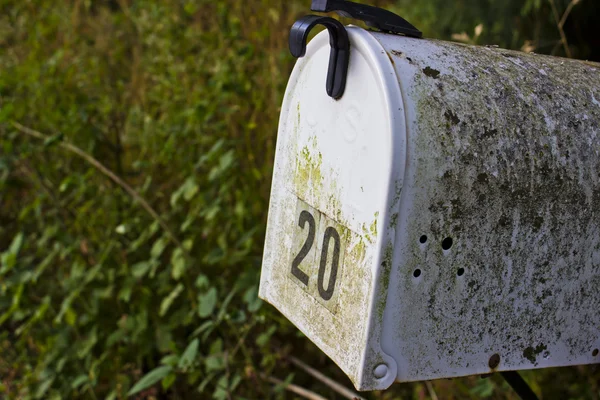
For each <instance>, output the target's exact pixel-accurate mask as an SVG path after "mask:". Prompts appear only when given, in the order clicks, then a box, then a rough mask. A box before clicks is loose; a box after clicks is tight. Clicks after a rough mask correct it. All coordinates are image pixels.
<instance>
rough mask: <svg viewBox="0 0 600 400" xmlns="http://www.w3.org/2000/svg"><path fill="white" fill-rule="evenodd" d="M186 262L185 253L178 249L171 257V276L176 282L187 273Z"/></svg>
mask: <svg viewBox="0 0 600 400" xmlns="http://www.w3.org/2000/svg"><path fill="white" fill-rule="evenodd" d="M185 267H186V262H185V256H184V254H183V251H182V250H181V249H180V248H177V249H175V250H174V251H173V254H172V255H171V276H172V277H173V279H175V280H179V278H181V276H182V275H183V273H184V272H185Z"/></svg>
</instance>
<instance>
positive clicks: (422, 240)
mask: <svg viewBox="0 0 600 400" xmlns="http://www.w3.org/2000/svg"><path fill="white" fill-rule="evenodd" d="M419 242H421V244H425V243H427V235H423V236H421V238H420V239H419Z"/></svg>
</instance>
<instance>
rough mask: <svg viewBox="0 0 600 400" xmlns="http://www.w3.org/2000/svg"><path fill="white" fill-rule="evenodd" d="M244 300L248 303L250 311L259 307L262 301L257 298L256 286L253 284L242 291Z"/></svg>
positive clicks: (254, 310)
mask: <svg viewBox="0 0 600 400" xmlns="http://www.w3.org/2000/svg"><path fill="white" fill-rule="evenodd" d="M244 301H245V302H246V304H248V311H250V312H251V313H253V312H256V311H258V310H259V309H260V306H261V305H262V303H263V301H262V300H261V299H259V298H258V286H253V287H251V288H250V289H248V290H246V293H244Z"/></svg>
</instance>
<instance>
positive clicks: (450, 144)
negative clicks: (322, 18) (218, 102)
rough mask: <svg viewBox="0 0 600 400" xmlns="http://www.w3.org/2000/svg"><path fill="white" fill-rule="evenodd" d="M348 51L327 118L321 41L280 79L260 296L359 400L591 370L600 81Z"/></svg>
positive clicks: (540, 67) (582, 67) (542, 62)
mask: <svg viewBox="0 0 600 400" xmlns="http://www.w3.org/2000/svg"><path fill="white" fill-rule="evenodd" d="M349 34H350V39H351V45H352V47H351V59H350V68H349V75H348V85H347V87H346V92H345V94H344V96H343V97H342V98H341V99H340V100H339V101H335V100H332V99H331V98H329V97H328V96H327V94H326V93H325V91H324V90H323V84H324V79H325V74H326V71H327V60H328V51H329V48H328V41H327V39H328V38H327V36H326V34H321V35H318V36H317V37H316V38H315V39H313V41H312V42H311V43H310V44H309V47H308V52H307V55H306V57H305V58H304V59H301V60H300V61H299V62H298V64H297V65H296V68H295V70H294V72H293V74H292V77H291V78H290V83H289V86H288V90H287V93H286V98H285V100H284V105H283V107H282V114H281V122H280V129H279V136H278V147H277V156H276V161H275V174H274V180H273V190H272V195H271V206H270V210H269V221H268V229H267V238H266V245H265V256H264V261H263V273H262V276H261V290H260V295H261V297H263V298H265V299H266V300H267V301H269V302H271V303H272V304H274V305H275V306H276V307H277V308H278V309H279V310H281V311H282V313H283V314H284V315H286V316H287V317H288V318H289V319H290V320H291V321H292V322H293V323H294V324H296V325H297V326H298V327H299V328H300V329H301V330H302V331H303V332H304V333H305V334H306V335H307V336H308V337H309V338H310V339H311V340H313V341H314V342H315V343H316V344H317V345H318V346H319V347H320V348H321V349H323V351H325V353H327V354H328V355H329V356H330V357H331V358H332V359H333V360H334V361H335V362H336V363H338V365H340V367H341V368H342V369H343V370H344V371H345V372H346V373H347V374H348V375H349V376H350V378H351V379H352V380H353V382H354V384H355V385H356V387H357V388H359V389H361V390H369V389H383V388H386V387H388V386H389V385H390V384H391V383H392V382H393V381H394V380H398V381H412V380H425V379H436V378H445V377H454V376H461V375H470V374H480V373H487V372H490V370H491V369H492V368H493V369H494V370H509V369H528V368H540V367H547V366H558V365H573V364H586V363H593V362H600V356H598V355H594V350H595V349H597V348H600V312H599V311H600V292H599V290H598V288H600V218H599V214H600V67H599V66H597V65H595V64H593V63H591V64H590V63H583V62H578V61H571V60H564V59H557V58H551V57H545V56H539V55H532V54H524V53H518V52H511V51H506V50H501V49H497V48H484V47H472V46H464V45H460V44H453V43H446V42H440V41H431V40H417V39H410V38H405V37H400V36H393V35H386V34H380V33H372V32H366V31H364V30H361V29H359V28H349ZM303 210H305V211H307V212H308V213H309V214H310V216H312V218H314V224H315V228H314V246H312V245H311V246H308V247H310V248H309V249H308V251H307V253H306V255H304V256H303V257H300V258H301V260H300V258H299V255H301V253H302V248H303V246H305V245H306V242H307V238H308V236H309V225H310V223H309V222H306V221H303V220H302V217H300V214H301V213H302V211H303ZM297 214H298V215H297ZM304 217H306V218H310V217H309V216H307V215H306V214H304ZM328 227H332V229H335V231H336V232H337V233H338V234H339V236H340V239H339V246H338V247H339V248H338V251H339V252H340V254H339V255H340V257H339V259H336V260H341V261H340V262H339V265H337V266H336V267H337V269H336V270H337V275H336V279H335V280H334V281H332V280H331V279H330V277H331V276H332V274H331V271H332V270H334V267H333V265H335V263H336V261H334V259H335V256H334V254H336V253H335V251H336V247H335V246H336V245H335V243H337V242H335V240H332V239H331V237H328V239H327V240H325V238H324V236H325V232H326V231H327V229H328ZM328 232H329V233H331V232H332V231H331V229H330V230H329V231H328ZM330 236H331V235H330ZM334 239H335V237H334ZM324 248H326V250H325V251H324V250H323V249H324ZM342 249H343V250H342ZM295 260H296V261H298V260H300V262H299V263H298V262H296V263H294V261H295ZM323 260H325V261H323ZM294 265H295V266H296V267H297V269H299V270H300V271H302V273H304V274H305V275H306V276H307V277H308V278H307V282H308V284H304V283H303V279H304V278H303V275H302V273H300V272H297V271H296V272H292V270H293V266H294ZM298 276H300V277H301V278H302V279H299V278H298ZM332 282H333V284H332ZM332 288H333V289H332ZM329 289H331V291H330V292H331V293H330V294H331V296H329V292H328V290H329Z"/></svg>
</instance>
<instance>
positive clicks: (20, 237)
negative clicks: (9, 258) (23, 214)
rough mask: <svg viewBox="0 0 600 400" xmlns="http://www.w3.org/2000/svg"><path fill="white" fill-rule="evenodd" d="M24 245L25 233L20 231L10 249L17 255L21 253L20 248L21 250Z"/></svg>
mask: <svg viewBox="0 0 600 400" xmlns="http://www.w3.org/2000/svg"><path fill="white" fill-rule="evenodd" d="M22 245H23V233H22V232H20V233H19V234H17V236H15V237H14V239H13V241H12V243H11V244H10V247H9V248H8V251H10V252H11V253H13V254H15V255H17V254H19V250H21V246H22Z"/></svg>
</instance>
